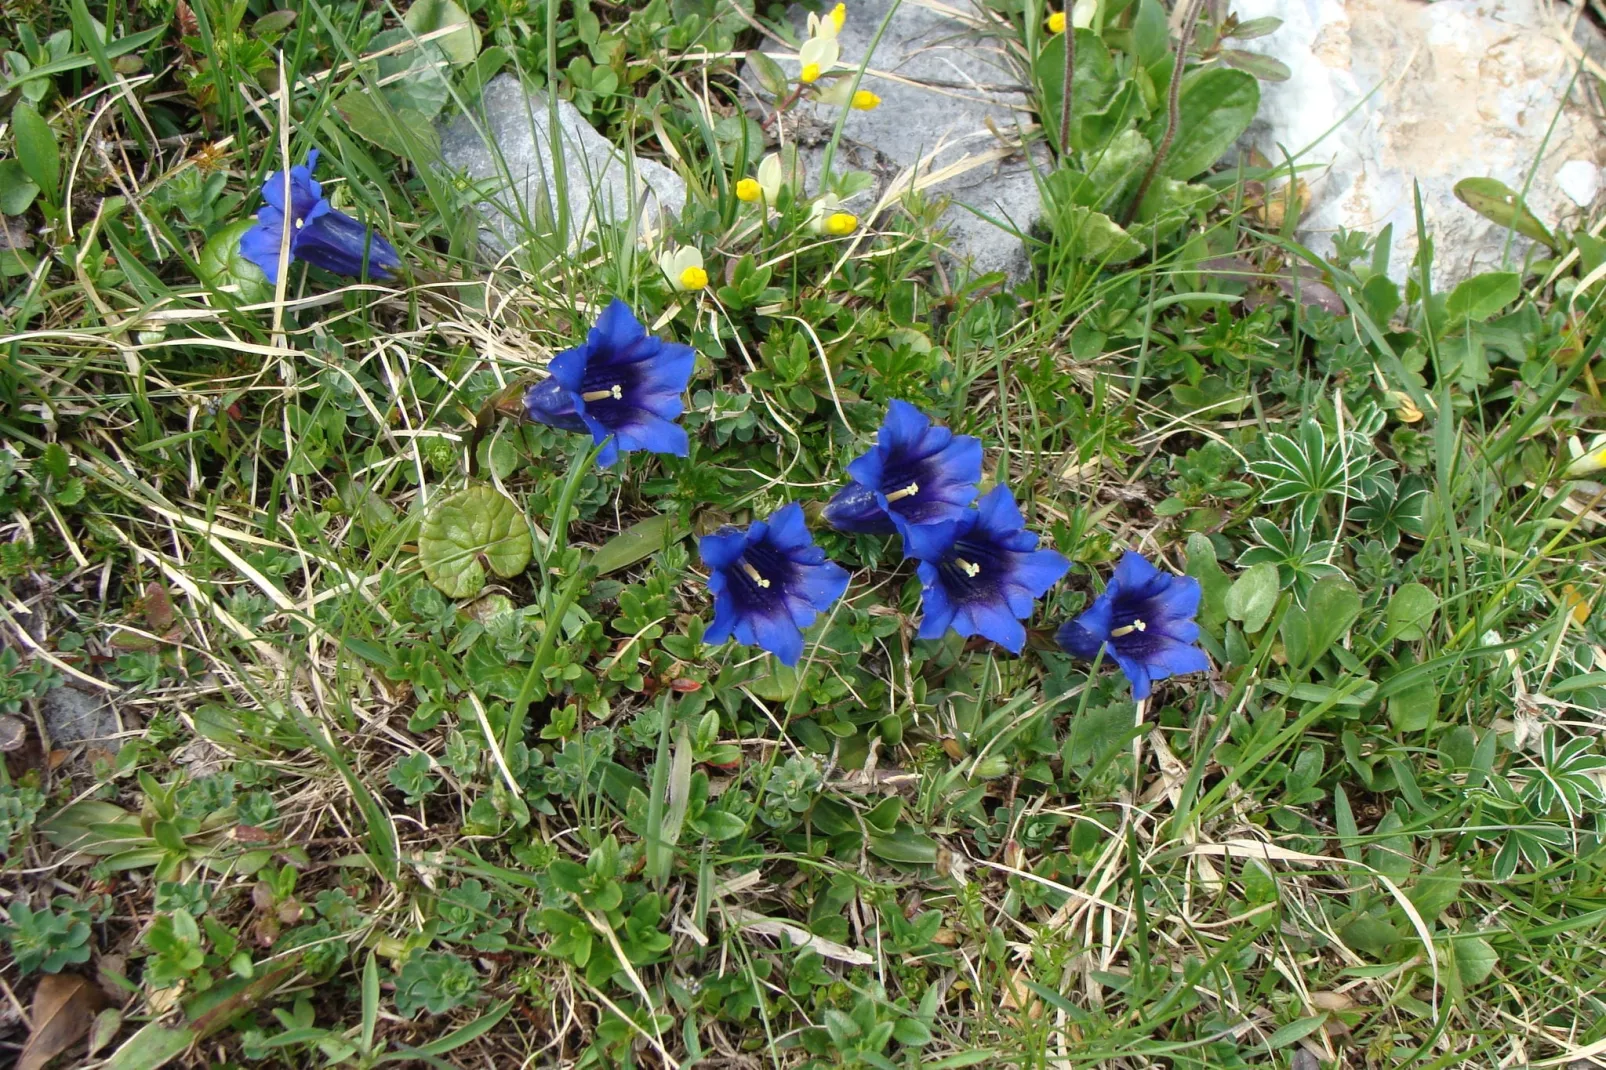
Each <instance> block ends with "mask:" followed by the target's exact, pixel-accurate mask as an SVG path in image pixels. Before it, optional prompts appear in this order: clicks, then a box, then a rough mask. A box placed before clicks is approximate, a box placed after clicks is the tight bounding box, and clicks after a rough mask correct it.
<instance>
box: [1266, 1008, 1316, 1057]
mask: <svg viewBox="0 0 1606 1070" xmlns="http://www.w3.org/2000/svg"><path fill="white" fill-rule="evenodd" d="M1326 1021H1327V1015H1326V1014H1325V1013H1323V1014H1313V1015H1311V1016H1310V1017H1309V1018H1300V1019H1299V1020H1297V1021H1293V1022H1289V1023H1288V1024H1287V1025H1285V1026H1283V1027H1281V1028H1280V1029H1278V1030H1277V1031H1276V1032H1275V1033H1273V1034H1272V1035H1271V1036H1269V1037H1267V1038H1266V1047H1267V1048H1268V1049H1269V1050H1271V1051H1278V1050H1280V1049H1282V1048H1286V1047H1288V1045H1290V1044H1293V1043H1296V1042H1297V1041H1299V1040H1302V1039H1304V1038H1305V1037H1308V1036H1310V1035H1311V1034H1312V1033H1314V1032H1316V1030H1318V1029H1320V1028H1321V1027H1322V1024H1323V1023H1324V1022H1326Z"/></svg>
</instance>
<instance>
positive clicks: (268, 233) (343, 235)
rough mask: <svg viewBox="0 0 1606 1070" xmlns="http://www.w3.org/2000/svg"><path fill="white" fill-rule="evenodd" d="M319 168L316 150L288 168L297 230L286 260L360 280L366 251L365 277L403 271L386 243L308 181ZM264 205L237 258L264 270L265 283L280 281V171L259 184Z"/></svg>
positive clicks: (282, 208)
mask: <svg viewBox="0 0 1606 1070" xmlns="http://www.w3.org/2000/svg"><path fill="white" fill-rule="evenodd" d="M317 166H318V150H317V149H313V150H312V151H311V152H309V153H307V162H306V163H305V164H303V165H302V166H300V167H292V168H290V209H289V214H290V219H291V220H292V222H293V223H294V226H295V229H294V231H293V233H291V235H290V258H291V259H292V260H305V261H306V262H307V263H309V264H311V265H313V266H314V267H321V268H323V269H324V270H325V271H332V272H334V273H335V274H336V275H361V274H362V269H363V260H364V251H365V250H366V253H367V257H366V259H367V262H368V274H369V275H371V276H373V277H374V278H384V277H385V276H387V275H390V274H393V273H394V272H395V271H396V269H397V268H399V267H400V266H401V257H400V256H398V255H397V253H396V249H395V247H394V246H393V245H391V244H390V242H388V241H386V240H385V239H384V238H382V237H380V236H379V235H378V234H370V233H369V232H368V228H367V227H365V226H363V224H362V223H360V222H358V221H357V220H355V219H353V218H351V216H349V215H346V214H345V213H344V212H337V211H335V208H334V206H333V205H331V204H330V203H329V202H328V201H326V200H324V196H323V187H322V186H321V185H319V184H318V182H317V180H316V179H314V178H313V177H312V172H313V169H314V168H316V167H317ZM262 196H263V198H264V199H265V200H267V202H268V203H267V204H265V205H263V206H262V208H261V209H260V210H259V211H258V212H257V225H256V226H254V227H252V228H251V229H250V230H248V231H246V232H245V234H243V235H242V236H241V237H240V255H241V256H243V257H245V258H246V259H247V260H249V261H251V263H253V264H255V265H256V266H257V267H259V268H261V269H262V273H263V274H264V275H266V276H267V277H268V281H269V282H274V283H276V282H278V281H279V246H280V244H281V243H282V242H283V240H284V218H285V204H284V172H283V171H275V172H273V173H272V174H271V175H269V176H268V177H267V181H265V182H263V183H262Z"/></svg>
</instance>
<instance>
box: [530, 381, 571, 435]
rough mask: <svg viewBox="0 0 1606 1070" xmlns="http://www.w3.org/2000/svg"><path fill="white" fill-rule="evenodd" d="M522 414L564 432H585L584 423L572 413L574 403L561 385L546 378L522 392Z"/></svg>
mask: <svg viewBox="0 0 1606 1070" xmlns="http://www.w3.org/2000/svg"><path fill="white" fill-rule="evenodd" d="M524 413H525V415H526V416H528V417H529V418H530V419H532V420H535V421H536V422H538V423H543V424H547V425H549V426H551V427H557V428H561V429H562V430H564V431H585V430H586V422H585V421H584V420H582V419H580V414H579V413H577V412H575V411H574V402H573V400H572V399H571V398H570V396H569V392H568V391H567V390H565V389H563V384H562V383H560V382H558V381H557V380H556V379H553V378H550V377H548V378H546V379H543V380H541V381H540V382H539V383H537V384H535V385H534V386H532V387H530V389H528V390H526V391H525V392H524Z"/></svg>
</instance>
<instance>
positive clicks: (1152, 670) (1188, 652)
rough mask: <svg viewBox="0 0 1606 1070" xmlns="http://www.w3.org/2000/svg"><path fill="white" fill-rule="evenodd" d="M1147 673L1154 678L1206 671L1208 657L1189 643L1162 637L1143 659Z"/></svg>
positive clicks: (1208, 666) (1207, 668) (1208, 664)
mask: <svg viewBox="0 0 1606 1070" xmlns="http://www.w3.org/2000/svg"><path fill="white" fill-rule="evenodd" d="M1143 660H1144V663H1145V665H1146V666H1147V667H1148V670H1149V675H1150V676H1151V677H1152V678H1153V679H1156V680H1160V679H1163V678H1165V677H1167V676H1182V675H1184V674H1186V673H1190V672H1208V671H1209V669H1210V659H1209V658H1208V657H1206V656H1205V652H1204V651H1203V650H1200V649H1199V648H1198V647H1196V646H1193V645H1192V644H1189V643H1180V642H1177V641H1176V640H1175V639H1164V640H1162V641H1161V642H1160V643H1158V644H1157V645H1156V648H1155V650H1154V651H1153V652H1152V653H1151V654H1149V655H1148V656H1147V657H1145V658H1144V659H1143Z"/></svg>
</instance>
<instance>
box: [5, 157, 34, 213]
mask: <svg viewBox="0 0 1606 1070" xmlns="http://www.w3.org/2000/svg"><path fill="white" fill-rule="evenodd" d="M37 196H39V184H38V183H36V182H35V181H34V180H33V179H31V178H29V177H28V173H27V172H26V171H24V170H23V169H22V162H21V161H20V160H0V212H3V213H5V214H6V215H21V214H22V213H24V212H26V211H27V210H28V206H29V205H30V204H32V203H33V199H34V198H35V197H37Z"/></svg>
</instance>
